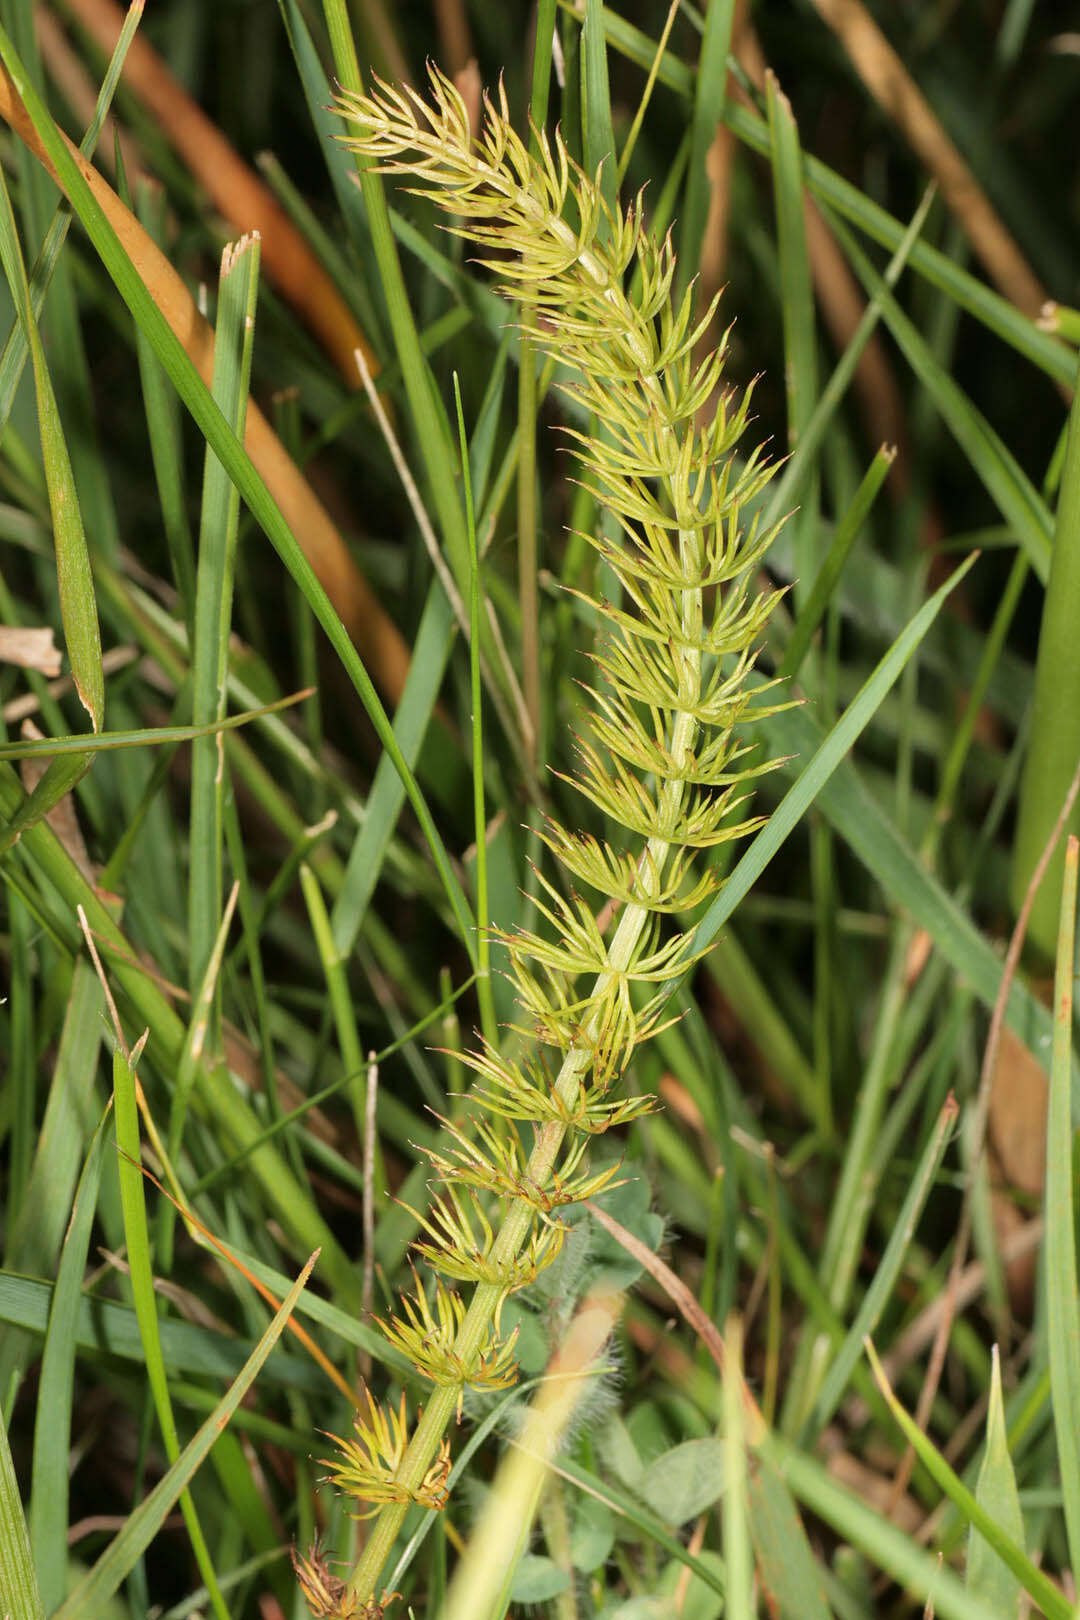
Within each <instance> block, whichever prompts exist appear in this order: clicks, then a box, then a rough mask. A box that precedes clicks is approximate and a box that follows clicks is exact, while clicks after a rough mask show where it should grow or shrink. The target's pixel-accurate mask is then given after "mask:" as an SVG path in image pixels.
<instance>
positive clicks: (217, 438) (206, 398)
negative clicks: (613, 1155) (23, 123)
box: [0, 29, 476, 967]
mask: <svg viewBox="0 0 1080 1620" xmlns="http://www.w3.org/2000/svg"><path fill="white" fill-rule="evenodd" d="M0 60H2V61H3V63H4V66H5V67H6V69H7V71H8V74H9V76H10V77H11V79H12V82H13V84H14V86H15V89H16V92H17V93H18V95H19V96H20V97H21V98H22V100H23V101H24V103H25V105H26V109H27V112H28V113H29V115H30V118H31V121H32V122H33V125H34V128H35V130H36V132H37V134H38V136H39V137H40V139H41V142H42V145H43V147H44V148H45V150H46V152H47V153H48V155H49V158H50V161H51V162H52V163H53V165H54V166H55V169H56V172H57V174H58V175H59V176H60V179H61V181H62V183H63V186H64V189H65V190H66V191H67V193H68V195H69V197H70V198H71V199H72V204H73V206H74V208H75V211H76V213H77V214H78V215H79V218H80V220H81V221H82V223H83V225H84V227H85V229H86V231H87V234H88V235H89V237H90V239H91V241H92V242H93V244H94V246H95V248H96V249H97V251H98V253H99V255H100V256H101V260H102V263H103V264H104V266H105V268H106V270H107V271H108V272H109V274H110V276H111V277H112V279H113V281H114V282H115V284H116V287H117V290H118V291H119V293H120V295H121V297H122V298H123V299H124V302H125V303H126V304H127V306H128V308H129V309H130V310H131V313H132V315H133V316H134V317H135V319H136V321H137V322H138V324H139V326H140V327H141V329H142V330H143V331H144V332H145V333H146V335H147V337H148V338H149V339H150V342H151V343H152V345H153V347H154V352H155V353H156V354H157V356H158V358H159V359H160V360H161V362H162V364H163V365H164V367H165V369H166V372H167V373H168V375H169V378H170V380H171V382H172V384H173V386H174V387H175V388H176V390H177V392H178V393H179V395H180V397H181V398H182V399H183V401H184V403H185V405H186V406H187V408H188V410H189V411H190V412H191V414H192V416H193V417H194V419H195V421H196V422H197V423H198V425H199V427H200V429H201V430H202V432H203V435H204V437H205V438H206V441H207V443H208V444H209V445H210V446H211V448H212V449H213V450H214V452H215V454H216V455H217V456H218V458H219V459H220V461H221V462H222V464H223V465H224V466H225V467H226V468H227V470H228V472H229V476H230V477H231V478H232V480H233V482H234V483H235V484H236V486H237V488H238V490H239V491H240V494H241V496H242V497H243V499H244V500H245V501H246V503H247V505H248V507H249V508H250V510H251V513H252V515H253V516H254V517H255V519H256V521H257V522H258V523H259V524H260V525H261V527H262V528H263V530H264V531H265V533H266V535H267V537H268V538H269V540H270V542H271V544H272V545H273V546H274V548H275V550H276V551H277V552H278V555H279V556H280V557H281V559H282V561H283V562H284V563H285V566H286V567H287V568H288V570H289V572H290V573H291V574H292V576H293V578H294V579H295V580H296V582H297V584H298V585H299V586H300V588H301V590H302V591H303V593H304V595H305V597H306V598H307V600H308V601H309V603H310V604H311V607H312V610H313V611H314V613H315V616H316V618H317V619H318V621H319V623H320V624H321V625H322V627H323V629H324V630H325V631H326V634H327V638H328V639H329V641H330V644H331V646H332V647H333V648H334V651H335V652H336V653H337V655H338V657H339V658H340V660H341V662H342V665H343V667H344V669H345V671H346V673H347V675H348V676H349V678H350V680H351V681H352V683H353V685H354V686H355V688H356V690H357V692H358V694H359V696H360V698H361V701H362V702H363V705H364V708H365V710H366V711H367V713H368V716H369V718H370V719H371V722H372V725H373V726H374V728H375V731H376V733H377V734H378V737H379V740H380V741H381V742H382V744H383V746H384V748H385V749H386V751H387V753H388V754H389V755H390V757H391V759H392V760H393V762H394V765H395V768H396V769H397V770H398V772H399V774H400V775H401V776H402V779H403V781H404V782H405V789H406V793H407V794H408V797H409V802H410V804H411V805H412V806H413V809H414V810H415V812H416V816H417V819H418V821H419V823H420V826H421V829H422V831H423V833H424V837H425V838H426V839H427V841H428V844H429V846H430V848H431V851H432V855H433V857H434V860H435V865H436V867H437V869H438V872H439V876H440V879H441V880H442V882H443V885H444V887H445V889H446V893H447V898H448V899H449V901H450V905H451V908H452V909H453V912H454V917H455V921H456V922H457V925H458V928H459V931H460V934H461V938H462V941H463V943H464V945H465V948H466V950H467V951H468V952H469V955H470V959H471V960H472V962H473V965H474V967H475V952H476V943H475V937H474V936H475V924H474V922H473V918H472V916H471V913H470V909H469V905H468V902H467V900H466V899H465V896H464V893H463V892H462V888H461V884H460V882H459V881H458V878H457V876H456V874H455V873H454V870H453V868H452V866H451V864H450V860H449V857H448V855H447V853H446V847H445V845H444V843H443V840H442V837H441V835H440V833H439V831H438V828H437V827H436V825H435V821H434V818H433V817H432V814H431V811H430V809H429V808H428V805H427V802H426V800H425V799H424V796H423V794H422V793H421V792H420V789H419V787H418V785H417V783H416V780H415V777H414V776H413V773H412V771H411V770H410V769H409V767H408V765H407V764H406V762H405V759H404V757H403V756H402V754H401V750H400V749H399V747H398V745H397V741H396V739H395V737H394V734H393V729H392V727H391V725H390V722H389V720H388V718H387V716H386V711H385V710H384V708H383V706H382V703H381V702H380V701H379V697H378V694H377V692H376V691H375V688H374V686H373V685H372V682H371V678H370V676H369V675H368V673H367V670H366V669H365V668H364V665H363V662H362V660H361V659H360V657H359V655H358V654H357V651H356V648H355V647H354V646H353V644H352V642H351V640H350V639H349V636H348V633H347V632H346V630H345V627H344V625H343V624H342V622H341V620H340V618H339V617H338V615H337V614H336V613H335V612H334V609H333V608H332V607H331V605H330V602H329V599H328V598H327V595H326V592H325V591H324V590H323V588H322V586H321V585H320V584H319V581H318V580H317V579H316V577H315V573H314V571H313V569H312V567H311V564H310V563H309V562H308V560H307V558H306V557H305V556H304V553H303V551H302V550H301V548H300V546H299V544H298V543H297V540H296V538H295V536H294V535H293V534H292V533H291V531H290V530H289V527H288V525H287V524H286V523H285V521H284V519H283V518H282V516H281V513H280V512H279V511H278V508H277V506H276V505H275V503H274V501H273V499H272V497H271V495H270V493H269V491H268V490H267V488H266V485H265V484H264V483H263V481H262V479H261V478H260V476H259V474H258V473H257V471H256V470H255V467H254V466H253V465H252V463H251V461H250V460H249V458H248V457H247V456H246V455H245V454H244V451H243V447H242V446H241V445H240V444H239V442H238V440H237V438H236V435H235V434H234V433H233V432H232V430H231V428H230V427H229V424H228V423H227V422H226V421H225V419H224V417H223V416H222V414H221V412H220V410H219V409H218V407H217V405H216V404H215V402H214V400H213V398H212V397H211V395H210V393H209V390H208V389H207V388H206V387H205V385H204V384H203V382H202V379H201V378H200V377H199V375H198V372H197V371H196V370H195V367H194V366H193V364H192V362H191V361H190V359H189V358H188V356H187V354H186V353H185V351H184V348H183V345H182V344H181V343H180V341H179V339H178V338H177V337H176V335H175V333H174V332H173V331H172V330H171V328H170V327H169V325H168V323H167V322H166V320H165V318H164V316H163V315H162V314H161V311H160V310H159V309H158V307H157V305H156V304H155V303H154V301H153V299H152V298H151V297H150V294H149V293H148V291H147V289H146V287H145V285H144V283H143V281H142V279H141V277H140V276H139V274H138V272H137V271H136V270H135V268H134V266H133V265H132V263H131V261H130V259H129V258H128V256H127V254H126V253H125V252H124V249H123V248H122V246H121V244H120V242H119V240H118V239H117V236H116V233H115V231H114V230H113V228H112V226H111V225H110V224H109V222H108V220H107V218H106V217H105V214H104V213H103V211H102V209H101V206H100V204H99V203H98V202H97V199H96V198H95V197H94V195H93V193H92V192H91V191H90V188H89V187H88V185H87V183H86V181H85V180H84V179H83V176H82V174H81V173H80V171H79V169H78V166H77V165H76V164H75V162H74V160H73V159H72V157H71V155H70V154H69V152H68V150H67V148H66V146H65V145H64V143H63V140H62V139H61V138H60V134H59V131H58V130H57V129H56V126H55V125H54V123H53V121H52V119H51V118H50V117H49V114H48V112H47V110H46V108H45V107H44V105H43V104H42V102H41V100H40V98H39V97H38V95H37V93H36V91H35V90H34V87H33V85H32V84H31V83H30V81H29V78H28V76H27V74H26V72H25V69H24V68H23V66H22V63H21V62H20V61H19V58H18V56H17V54H16V52H15V51H14V49H13V47H12V44H11V41H10V39H9V38H8V36H7V34H6V33H5V32H4V31H3V30H2V29H0ZM363 178H364V181H365V182H367V181H369V180H371V179H372V177H371V176H369V175H365V176H364V177H363ZM379 195H380V198H381V192H380V193H379ZM369 206H372V205H371V204H370V203H369ZM375 206H377V205H375ZM382 208H383V210H384V211H385V203H382ZM401 300H402V302H403V303H404V305H405V307H406V309H407V303H408V301H407V298H406V297H405V291H404V287H403V286H402V288H401ZM409 320H410V322H411V316H409ZM420 358H421V360H422V359H423V356H422V355H421V356H420ZM403 367H404V360H403ZM405 372H406V380H407V381H408V378H409V372H408V368H405ZM427 375H428V374H427V372H426V371H425V373H424V376H423V377H422V378H421V379H420V382H419V384H418V388H419V392H420V394H421V395H422V396H423V399H425V400H428V401H429V402H430V399H431V393H430V389H429V386H428V381H427ZM415 404H416V402H415V400H414V407H415ZM428 414H429V415H430V412H429V413H428ZM426 421H427V417H426V416H425V417H424V419H423V421H422V422H421V423H420V426H421V428H422V427H423V424H424V422H426ZM441 431H442V433H443V435H444V436H445V433H446V428H445V413H444V415H443V427H442V430H441ZM432 432H433V433H434V435H435V437H438V433H437V432H436V430H435V429H434V428H433V429H432ZM418 442H419V443H420V444H421V445H422V446H424V449H425V452H428V450H429V449H430V440H429V436H428V434H426V433H425V432H424V431H420V432H419V433H418ZM447 467H448V468H449V473H450V476H449V479H447V478H446V472H447ZM439 472H440V475H441V476H440V477H437V478H433V479H432V487H433V490H434V491H435V493H436V495H437V496H440V499H441V492H442V491H443V489H444V488H446V487H447V486H448V489H449V495H450V507H451V508H452V510H453V512H454V514H455V516H454V518H453V523H454V524H455V525H456V528H455V533H457V534H459V535H460V537H461V543H460V547H459V556H460V558H461V559H462V560H463V559H464V558H465V556H466V553H467V544H466V542H465V538H464V524H463V521H462V517H461V510H460V506H459V504H458V501H457V495H456V488H455V487H454V486H455V480H456V469H455V468H454V467H453V459H452V457H451V458H450V459H449V462H448V463H447V464H446V465H445V466H443V465H440V468H439ZM440 515H441V516H443V515H445V514H443V512H442V507H441V506H440ZM444 530H445V525H444ZM451 554H452V553H451ZM465 573H466V571H465V570H463V571H462V577H465Z"/></svg>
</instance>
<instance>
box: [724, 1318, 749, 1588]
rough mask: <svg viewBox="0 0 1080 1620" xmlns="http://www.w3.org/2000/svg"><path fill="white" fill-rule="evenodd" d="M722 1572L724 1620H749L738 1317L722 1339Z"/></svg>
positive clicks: (744, 1462) (741, 1368)
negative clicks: (726, 1619)
mask: <svg viewBox="0 0 1080 1620" xmlns="http://www.w3.org/2000/svg"><path fill="white" fill-rule="evenodd" d="M724 1350H725V1359H724V1502H723V1515H722V1517H723V1525H724V1567H725V1573H726V1576H727V1602H726V1604H725V1613H726V1614H727V1616H728V1620H753V1615H754V1607H755V1606H754V1594H753V1578H754V1554H753V1549H752V1546H751V1540H750V1521H749V1514H748V1512H747V1508H748V1503H747V1491H746V1409H745V1407H744V1405H743V1402H744V1399H745V1386H744V1385H743V1328H742V1319H741V1317H739V1316H737V1315H735V1314H734V1313H733V1314H732V1315H731V1316H729V1317H728V1321H727V1331H726V1333H725V1334H724Z"/></svg>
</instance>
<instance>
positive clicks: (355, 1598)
mask: <svg viewBox="0 0 1080 1620" xmlns="http://www.w3.org/2000/svg"><path fill="white" fill-rule="evenodd" d="M679 541H680V550H681V552H682V555H683V557H684V559H688V553H689V554H690V555H692V556H698V555H699V553H700V545H701V542H700V539H699V536H698V534H697V532H696V531H694V530H680V531H679ZM682 597H683V601H682V618H683V628H684V630H685V631H686V634H687V641H688V642H691V644H692V645H690V646H688V647H686V648H684V650H683V653H682V664H683V669H682V676H683V682H684V691H685V692H686V693H687V701H688V704H689V705H693V704H694V702H695V701H696V699H697V696H698V694H699V692H700V687H701V671H702V659H701V654H700V652H699V651H697V650H695V647H694V645H693V644H694V643H700V639H701V626H702V601H701V592H700V590H687V591H684V592H683V593H682ZM696 735H697V720H696V718H695V716H694V714H693V713H692V712H691V708H690V707H688V708H687V709H684V710H682V711H680V712H679V713H677V714H676V716H675V721H674V725H673V726H672V740H671V752H672V754H673V756H674V758H675V761H676V762H677V763H679V762H682V761H683V760H684V759H685V758H686V757H687V756H688V755H689V754H690V752H691V750H692V749H693V745H694V740H695V738H696ZM684 792H685V783H684V781H683V780H682V778H681V777H674V778H669V780H668V781H666V782H665V783H664V784H663V787H662V788H661V790H660V794H659V802H658V806H657V809H658V812H659V813H658V816H657V823H658V825H659V826H661V827H665V826H671V825H673V824H674V821H675V818H676V816H677V814H678V811H679V807H680V806H681V804H682V799H683V795H684ZM670 850H671V844H670V843H669V842H668V841H667V840H666V839H664V838H662V837H653V838H650V839H649V842H648V845H647V847H646V850H645V852H644V853H643V855H642V858H641V861H640V862H639V865H638V874H639V879H640V882H641V884H642V887H643V889H645V888H647V887H651V886H652V885H653V884H659V882H660V878H661V876H662V873H663V869H664V865H665V863H666V861H667V857H668V854H669V853H670ZM643 898H644V899H646V900H647V898H648V895H647V894H646V895H644V896H643ZM650 916H651V912H650V910H649V907H648V905H647V904H634V905H628V906H626V907H625V909H624V910H623V914H622V916H621V917H620V918H619V922H618V926H617V927H616V929H615V933H614V934H613V935H612V939H611V945H610V947H609V949H608V963H609V965H608V967H607V968H606V969H605V971H604V972H603V973H601V974H600V975H598V977H597V980H596V983H595V985H594V987H593V999H594V1000H596V1001H600V1000H601V999H602V998H603V996H604V994H605V992H606V990H607V989H608V987H609V986H610V985H611V984H612V983H613V981H615V980H616V979H618V978H619V977H620V975H622V974H623V973H625V972H626V971H627V970H628V968H629V967H630V965H631V963H632V961H633V958H634V952H635V950H636V948H637V945H638V942H639V941H640V939H641V936H642V933H643V932H644V930H645V928H646V926H647V924H648V921H649V917H650ZM598 1020H599V1014H598V1013H594V1014H593V1015H592V1017H591V1018H590V1019H589V1020H588V1022H587V1023H586V1026H585V1030H584V1033H583V1038H582V1040H581V1041H579V1042H578V1043H576V1044H575V1045H574V1046H572V1047H571V1048H570V1050H569V1051H568V1052H567V1053H566V1056H565V1057H564V1058H563V1062H562V1067H561V1068H560V1070H559V1075H558V1079H557V1080H556V1082H555V1093H556V1095H557V1096H558V1097H559V1098H560V1099H561V1100H562V1101H563V1102H564V1103H565V1104H566V1105H567V1106H568V1107H572V1106H573V1104H574V1102H575V1101H576V1099H577V1095H578V1090H579V1087H580V1085H581V1081H582V1078H583V1076H584V1074H585V1072H586V1070H587V1069H588V1066H589V1063H590V1061H591V1057H592V1045H593V1041H594V1039H595V1037H596V1035H597V1034H598V1033H599V1030H598ZM565 1135H566V1126H565V1125H563V1124H561V1123H559V1122H557V1121H553V1122H551V1123H550V1124H546V1125H543V1126H541V1127H540V1128H539V1129H538V1131H537V1136H536V1142H535V1144H534V1146H533V1150H532V1153H531V1154H530V1155H529V1163H528V1166H527V1168H526V1171H525V1178H524V1179H525V1182H526V1184H527V1185H530V1186H535V1187H538V1188H542V1187H546V1186H547V1183H548V1180H549V1178H550V1176H551V1172H552V1170H553V1169H554V1167H555V1162H556V1160H557V1158H558V1155H559V1150H560V1148H561V1147H562V1143H563V1139H564V1137H565ZM532 1223H533V1208H532V1205H531V1204H529V1203H526V1202H525V1201H524V1200H522V1201H521V1202H520V1203H517V1204H515V1205H513V1206H512V1208H511V1209H510V1210H509V1211H508V1212H507V1215H506V1218H505V1220H504V1221H503V1224H502V1228H501V1230H500V1232H499V1236H498V1237H497V1239H496V1241H495V1245H494V1247H493V1249H492V1253H491V1260H492V1263H493V1264H494V1265H496V1266H507V1267H508V1266H509V1265H510V1264H511V1263H512V1262H513V1260H514V1259H515V1258H516V1257H517V1255H518V1253H519V1251H520V1249H521V1247H522V1244H523V1243H524V1242H525V1240H526V1238H527V1237H528V1235H529V1231H530V1229H531V1227H532ZM503 1295H504V1290H503V1289H502V1288H501V1287H500V1286H499V1285H498V1284H495V1283H478V1284H477V1287H476V1291H475V1293H474V1294H473V1297H472V1300H471V1302H470V1304H469V1309H468V1311H467V1313H466V1316H465V1320H464V1322H463V1323H462V1325H461V1330H460V1332H459V1333H458V1335H457V1338H456V1339H455V1342H454V1353H455V1355H457V1356H458V1357H459V1358H460V1359H461V1361H462V1362H463V1363H464V1364H465V1365H466V1366H467V1365H468V1364H469V1362H470V1361H471V1360H472V1358H473V1357H474V1356H475V1355H476V1353H477V1352H478V1351H479V1349H480V1346H481V1345H482V1343H483V1341H484V1338H485V1336H486V1335H487V1333H488V1330H489V1328H490V1325H491V1322H492V1319H493V1317H494V1315H495V1311H496V1308H497V1307H498V1305H499V1302H500V1300H501V1299H502V1298H503ZM459 1398H460V1391H459V1389H458V1387H457V1386H456V1385H448V1386H442V1387H441V1388H436V1389H434V1390H433V1391H432V1394H431V1397H430V1399H429V1400H428V1403H427V1405H426V1406H425V1407H424V1410H423V1413H422V1415H421V1417H420V1419H419V1422H418V1423H417V1426H416V1429H415V1431H414V1432H413V1437H412V1440H411V1441H410V1443H409V1449H408V1451H407V1452H406V1454H405V1457H404V1460H403V1461H402V1464H401V1466H400V1468H399V1469H398V1470H397V1474H396V1479H397V1482H398V1484H400V1485H403V1486H404V1487H405V1489H406V1490H408V1491H417V1490H418V1489H419V1488H420V1486H421V1484H422V1483H423V1480H424V1476H425V1475H426V1473H427V1471H428V1469H429V1468H430V1466H431V1463H432V1459H433V1458H434V1456H435V1453H436V1451H437V1450H438V1447H439V1443H440V1441H441V1440H442V1437H443V1435H444V1433H445V1432H446V1429H447V1427H448V1425H449V1423H450V1419H451V1418H452V1416H453V1414H454V1412H455V1410H456V1408H457V1404H458V1400H459ZM408 1505H409V1504H408V1503H407V1502H400V1503H399V1502H393V1503H390V1504H388V1505H387V1506H386V1507H384V1508H383V1509H382V1511H381V1512H380V1513H379V1515H378V1517H377V1518H376V1520H375V1521H374V1527H373V1529H372V1532H371V1537H370V1539H369V1541H368V1543H367V1546H366V1547H365V1548H364V1551H363V1554H362V1555H361V1558H360V1561H359V1563H358V1564H357V1566H356V1569H355V1570H354V1572H353V1575H352V1578H351V1580H350V1581H349V1587H348V1594H347V1596H348V1601H349V1602H351V1603H353V1604H359V1603H362V1602H366V1601H367V1600H368V1599H369V1598H371V1597H372V1596H373V1595H374V1592H375V1585H376V1582H377V1581H378V1578H379V1574H380V1572H381V1570H382V1568H383V1565H384V1564H385V1563H386V1560H387V1558H388V1557H389V1556H390V1551H391V1548H392V1547H393V1545H394V1542H395V1540H396V1538H397V1534H398V1531H399V1530H400V1528H401V1524H402V1521H403V1519H404V1517H405V1514H406V1511H407V1509H408Z"/></svg>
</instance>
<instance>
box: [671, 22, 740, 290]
mask: <svg viewBox="0 0 1080 1620" xmlns="http://www.w3.org/2000/svg"><path fill="white" fill-rule="evenodd" d="M734 16H735V3H734V0H709V5H708V10H707V11H706V13H705V31H704V33H703V34H702V36H701V54H700V56H699V57H698V70H697V75H696V77H695V81H694V110H693V116H692V118H691V121H690V157H689V162H688V163H687V167H686V190H685V193H684V195H683V205H682V209H681V210H680V213H681V218H680V220H679V261H678V271H677V274H678V278H679V280H678V285H679V296H680V297H681V296H682V294H683V293H684V292H685V291H686V288H687V287H688V286H689V284H690V281H691V279H692V277H694V276H695V275H696V274H697V270H698V265H699V264H700V262H701V248H702V243H703V242H704V240H705V222H706V219H707V217H708V212H709V176H708V173H707V171H706V166H705V165H706V161H707V159H708V155H709V148H710V146H711V145H712V143H713V140H714V139H715V137H716V131H717V129H718V128H719V126H720V121H721V118H722V117H723V113H724V98H725V95H726V90H727V76H728V66H727V62H728V53H729V51H730V50H731V25H732V21H733V19H734Z"/></svg>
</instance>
